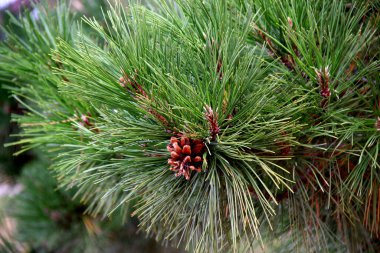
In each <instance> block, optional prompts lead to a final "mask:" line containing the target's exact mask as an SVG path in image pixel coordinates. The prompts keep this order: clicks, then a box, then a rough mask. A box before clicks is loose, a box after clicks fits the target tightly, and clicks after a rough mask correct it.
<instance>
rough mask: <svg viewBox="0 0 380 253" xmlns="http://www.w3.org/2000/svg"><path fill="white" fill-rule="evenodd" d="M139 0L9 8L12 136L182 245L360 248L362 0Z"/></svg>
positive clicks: (379, 216)
mask: <svg viewBox="0 0 380 253" xmlns="http://www.w3.org/2000/svg"><path fill="white" fill-rule="evenodd" d="M147 6H148V7H143V6H141V5H138V4H137V5H136V4H130V5H128V7H123V6H122V5H121V4H115V5H114V6H110V10H109V11H105V13H104V20H101V21H98V20H96V19H94V18H90V17H85V18H83V19H82V21H81V22H80V23H78V25H76V23H75V22H74V18H73V17H71V15H70V14H69V13H68V12H67V8H66V7H65V5H64V4H63V5H62V6H61V7H60V8H58V10H57V11H56V13H53V14H51V13H49V12H47V11H45V10H44V8H43V7H42V6H40V7H39V8H40V12H39V13H40V15H39V18H38V19H34V18H33V17H31V16H27V17H25V18H24V19H23V20H21V21H16V20H14V22H15V25H17V26H19V27H20V28H21V30H22V32H23V33H24V34H23V37H21V36H18V35H16V34H11V33H7V40H6V42H5V43H2V44H1V46H0V74H1V76H2V79H4V80H8V81H9V82H12V83H13V84H12V85H9V86H8V88H9V89H10V90H11V91H12V93H13V96H14V97H15V98H16V99H18V100H19V101H20V102H21V103H22V104H23V106H24V107H25V108H26V109H27V111H28V113H26V114H25V115H23V116H18V117H14V119H15V120H16V121H18V122H19V123H20V125H21V126H22V127H23V133H22V140H21V142H20V143H22V144H24V147H25V149H24V150H27V149H30V148H36V147H39V148H41V149H43V150H45V151H46V152H47V153H49V154H50V155H51V157H52V158H54V159H53V163H52V166H51V169H52V171H53V172H54V173H55V175H56V178H57V180H58V183H59V184H60V187H62V188H63V189H65V188H74V189H75V191H76V198H78V199H80V200H81V201H82V202H84V203H86V204H87V205H88V206H89V210H88V211H89V212H91V213H92V214H98V215H99V214H101V215H111V214H112V213H113V212H115V211H116V210H118V211H120V210H121V211H123V210H124V211H125V210H128V209H129V208H132V209H133V213H132V215H134V216H136V217H138V219H139V221H140V225H141V228H142V230H144V231H146V232H147V233H149V234H151V235H154V236H155V237H156V238H157V239H158V240H162V241H170V243H173V244H174V245H177V246H179V247H183V248H185V249H187V250H190V251H192V252H224V251H225V252H249V251H250V250H252V247H253V246H254V245H255V242H259V244H262V245H265V244H266V242H268V241H271V240H273V239H278V238H282V241H281V244H282V247H281V248H282V250H283V251H288V252H290V251H294V250H296V249H297V250H299V251H303V252H305V251H306V252H327V251H331V250H334V251H347V250H349V251H350V252H351V251H352V252H360V251H363V252H375V251H376V250H378V249H379V245H378V244H376V242H378V241H379V238H380V225H379V224H380V164H379V161H380V158H379V148H380V131H379V129H380V127H379V126H380V123H379V122H380V120H379V117H380V89H379V88H378V87H379V81H380V76H379V68H380V65H379V51H378V46H379V37H378V35H379V32H378V31H377V30H376V28H377V27H378V26H379V19H380V16H379V14H378V13H379V5H378V4H376V3H366V2H362V1H359V2H356V1H350V2H348V1H347V2H345V1H330V0H316V1H296V0H293V1H281V0H247V1H242V0H235V1H218V0H207V1H198V0H196V1H190V0H177V1H155V2H154V3H153V1H152V2H151V4H150V5H147ZM24 37H25V38H27V39H22V38H24ZM15 144H19V143H15ZM173 172H174V173H173ZM119 209H120V210H119Z"/></svg>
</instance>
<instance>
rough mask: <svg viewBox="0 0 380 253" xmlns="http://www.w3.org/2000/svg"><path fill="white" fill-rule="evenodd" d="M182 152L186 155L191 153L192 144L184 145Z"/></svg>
mask: <svg viewBox="0 0 380 253" xmlns="http://www.w3.org/2000/svg"><path fill="white" fill-rule="evenodd" d="M182 153H183V154H185V155H190V154H191V147H190V145H185V146H183V149H182Z"/></svg>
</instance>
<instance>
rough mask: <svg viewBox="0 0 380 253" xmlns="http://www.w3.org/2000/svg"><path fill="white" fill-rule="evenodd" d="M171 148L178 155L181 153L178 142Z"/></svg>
mask: <svg viewBox="0 0 380 253" xmlns="http://www.w3.org/2000/svg"><path fill="white" fill-rule="evenodd" d="M173 148H174V151H175V152H177V153H178V154H181V153H182V148H181V147H180V146H179V145H178V142H174V143H173Z"/></svg>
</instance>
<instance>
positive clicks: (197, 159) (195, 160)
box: [193, 156, 202, 163]
mask: <svg viewBox="0 0 380 253" xmlns="http://www.w3.org/2000/svg"><path fill="white" fill-rule="evenodd" d="M193 162H195V163H199V162H202V158H201V157H200V156H196V157H195V158H194V159H193Z"/></svg>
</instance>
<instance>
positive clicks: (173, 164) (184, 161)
mask: <svg viewBox="0 0 380 253" xmlns="http://www.w3.org/2000/svg"><path fill="white" fill-rule="evenodd" d="M167 149H168V151H169V152H170V156H171V158H170V159H169V160H168V164H169V165H170V170H171V171H175V172H176V174H175V175H176V176H177V177H179V176H184V177H185V178H186V180H189V179H190V174H191V171H192V170H195V171H196V172H201V171H202V162H203V159H202V155H203V153H204V149H205V145H204V143H203V142H202V141H201V140H192V139H189V138H187V137H181V138H180V139H178V138H176V137H171V138H170V143H169V144H168V146H167Z"/></svg>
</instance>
